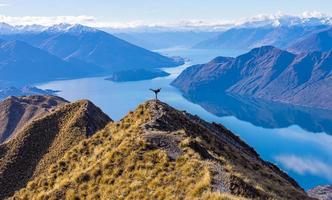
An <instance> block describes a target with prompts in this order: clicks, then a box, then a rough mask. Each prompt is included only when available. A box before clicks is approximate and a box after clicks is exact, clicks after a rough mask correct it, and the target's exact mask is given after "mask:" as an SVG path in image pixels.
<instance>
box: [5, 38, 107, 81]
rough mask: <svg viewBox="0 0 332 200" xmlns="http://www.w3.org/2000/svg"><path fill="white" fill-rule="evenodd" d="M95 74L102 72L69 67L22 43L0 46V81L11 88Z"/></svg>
mask: <svg viewBox="0 0 332 200" xmlns="http://www.w3.org/2000/svg"><path fill="white" fill-rule="evenodd" d="M97 71H99V72H101V69H99V70H98V69H91V68H85V67H84V66H80V65H74V64H71V63H69V62H66V61H64V60H62V59H60V58H58V57H56V56H54V55H52V54H50V53H48V52H46V51H43V50H41V49H39V48H36V47H33V46H30V45H29V44H27V43H25V42H21V41H2V42H0V80H2V81H6V82H8V83H9V84H12V85H25V84H31V83H38V82H44V81H51V80H56V79H62V78H75V77H82V76H87V75H89V74H91V73H95V72H97Z"/></svg>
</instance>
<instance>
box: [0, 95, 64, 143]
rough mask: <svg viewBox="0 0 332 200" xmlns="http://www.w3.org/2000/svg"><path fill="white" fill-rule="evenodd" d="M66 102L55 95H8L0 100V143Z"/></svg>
mask: <svg viewBox="0 0 332 200" xmlns="http://www.w3.org/2000/svg"><path fill="white" fill-rule="evenodd" d="M66 103H68V102H67V101H66V100H64V99H62V98H60V97H56V96H42V95H33V96H26V97H14V96H12V97H8V98H7V99H5V100H3V101H1V102H0V144H1V143H3V142H5V141H6V140H8V139H10V138H11V137H13V136H15V135H16V133H18V132H20V131H21V130H22V129H23V127H24V126H26V125H27V124H29V123H30V122H32V121H33V120H35V119H37V118H40V117H43V116H45V115H46V114H49V113H50V112H52V110H53V109H55V108H58V107H60V106H63V105H64V104H66Z"/></svg>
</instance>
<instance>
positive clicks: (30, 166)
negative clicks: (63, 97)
mask: <svg viewBox="0 0 332 200" xmlns="http://www.w3.org/2000/svg"><path fill="white" fill-rule="evenodd" d="M32 99H33V98H32ZM45 105H46V104H45ZM11 112H14V111H11ZM110 121H111V119H110V118H109V117H108V116H107V115H105V114H104V113H103V112H102V111H101V110H100V109H99V108H97V107H96V106H95V105H93V104H92V103H91V102H89V101H86V100H82V101H78V102H75V103H70V104H66V105H64V106H62V107H60V108H58V109H56V110H54V111H52V112H50V113H49V114H47V115H45V116H44V117H41V118H38V119H34V120H32V122H31V123H29V124H28V125H27V126H25V127H24V128H23V129H22V130H20V131H19V132H18V133H17V134H16V135H15V137H13V138H12V139H11V140H9V141H8V142H6V143H4V144H2V145H0V191H1V193H0V199H3V198H5V197H8V196H11V195H12V194H13V193H14V192H15V191H16V190H19V189H20V188H22V187H24V186H26V184H27V182H28V181H29V180H30V179H31V178H33V177H36V176H38V175H39V174H42V173H47V169H48V167H49V166H50V165H51V164H53V163H55V162H57V161H58V160H59V159H60V158H61V157H62V156H63V155H64V154H65V152H66V151H67V150H69V149H70V148H72V147H73V146H75V145H76V144H78V143H79V142H80V141H82V140H84V139H86V138H88V137H90V136H91V135H92V134H94V133H95V132H96V131H98V130H100V129H102V128H104V126H105V125H106V124H107V123H109V122H110Z"/></svg>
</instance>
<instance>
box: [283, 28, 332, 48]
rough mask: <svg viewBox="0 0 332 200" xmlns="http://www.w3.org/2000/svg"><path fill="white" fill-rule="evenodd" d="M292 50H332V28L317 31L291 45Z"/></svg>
mask: <svg viewBox="0 0 332 200" xmlns="http://www.w3.org/2000/svg"><path fill="white" fill-rule="evenodd" d="M289 50H290V51H292V52H296V53H299V52H306V51H307V52H308V51H330V50H332V28H330V29H328V30H324V31H318V32H315V33H313V34H311V35H309V36H307V37H305V38H303V39H301V40H299V41H298V42H296V43H295V44H293V45H292V46H290V47H289Z"/></svg>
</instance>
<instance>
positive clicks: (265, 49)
mask: <svg viewBox="0 0 332 200" xmlns="http://www.w3.org/2000/svg"><path fill="white" fill-rule="evenodd" d="M281 51H282V50H280V49H279V48H276V47H274V46H270V45H267V46H262V47H257V48H254V49H252V50H251V51H250V52H249V54H251V55H257V56H261V55H264V54H267V53H269V54H273V53H278V52H281Z"/></svg>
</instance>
